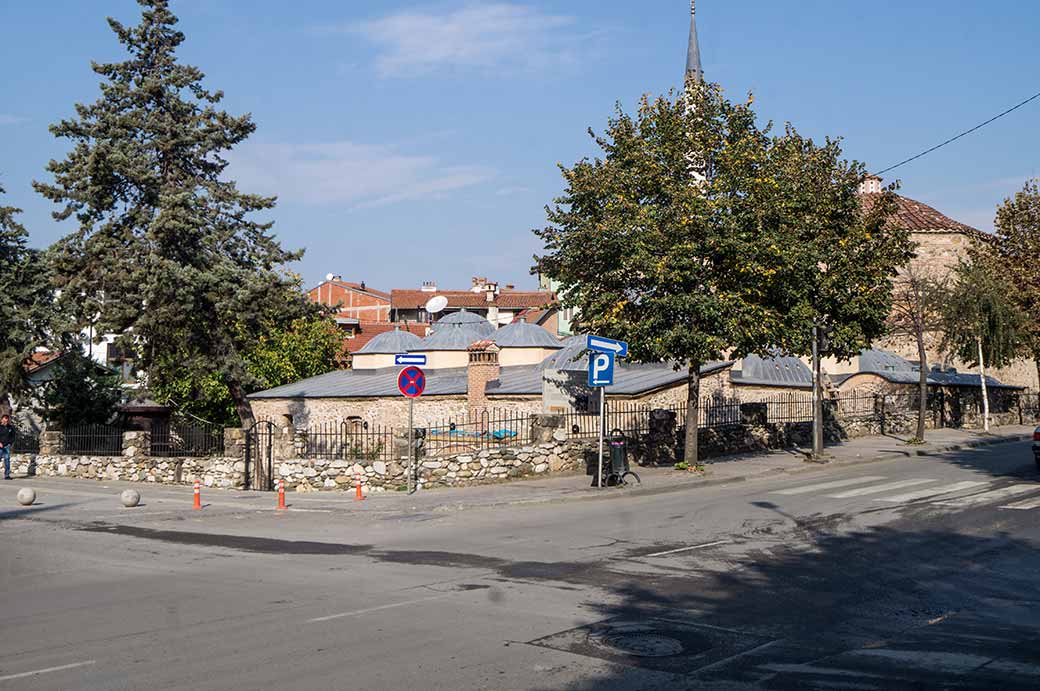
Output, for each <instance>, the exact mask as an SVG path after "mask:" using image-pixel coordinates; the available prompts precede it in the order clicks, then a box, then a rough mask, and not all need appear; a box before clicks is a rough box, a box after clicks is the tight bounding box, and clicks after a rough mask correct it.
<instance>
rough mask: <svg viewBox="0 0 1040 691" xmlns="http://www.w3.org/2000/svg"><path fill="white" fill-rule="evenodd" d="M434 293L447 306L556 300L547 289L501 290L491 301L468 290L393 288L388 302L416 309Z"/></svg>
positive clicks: (532, 304)
mask: <svg viewBox="0 0 1040 691" xmlns="http://www.w3.org/2000/svg"><path fill="white" fill-rule="evenodd" d="M434 295H443V296H444V297H446V298H448V307H449V308H453V307H456V308H457V307H474V308H486V307H487V306H488V305H489V304H492V305H496V306H497V307H501V308H506V309H523V308H525V307H545V306H547V305H551V304H554V303H555V302H556V296H555V295H554V294H553V293H551V292H548V291H541V290H532V291H523V290H503V291H501V292H500V293H499V294H498V295H497V296H496V297H495V301H494V302H493V303H489V302H488V301H487V297H485V295H484V293H474V292H472V291H469V290H438V291H437V292H430V291H422V290H408V289H401V288H394V289H393V290H391V291H390V304H391V305H392V306H393V307H394V308H397V309H406V310H407V309H412V310H414V309H418V308H420V307H422V306H423V305H425V304H426V302H427V301H428V300H429V299H430V298H432V297H433V296H434Z"/></svg>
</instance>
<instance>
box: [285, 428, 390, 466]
mask: <svg viewBox="0 0 1040 691" xmlns="http://www.w3.org/2000/svg"><path fill="white" fill-rule="evenodd" d="M297 438H298V439H299V440H300V441H301V446H302V449H301V453H302V454H303V456H304V458H314V459H326V460H361V459H364V460H369V461H379V460H383V461H388V460H391V459H392V458H393V442H394V439H393V430H392V429H391V428H389V427H380V426H378V425H377V426H373V427H369V426H368V425H367V423H363V422H361V421H355V420H347V421H344V422H328V423H324V424H319V425H312V426H311V427H308V428H307V429H306V430H303V431H298V432H297Z"/></svg>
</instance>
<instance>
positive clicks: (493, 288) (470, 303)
mask: <svg viewBox="0 0 1040 691" xmlns="http://www.w3.org/2000/svg"><path fill="white" fill-rule="evenodd" d="M435 296H442V297H444V298H446V300H447V306H446V307H445V308H444V310H443V312H442V313H441V314H440V315H431V314H429V313H428V312H427V311H426V304H427V303H428V302H429V301H430V299H431V298H433V297H435ZM390 301H391V310H392V312H391V320H392V321H394V322H415V323H430V322H433V321H436V320H438V319H441V318H443V316H444V315H447V314H451V313H452V312H458V311H459V310H462V309H466V310H468V311H469V312H470V313H472V314H477V315H480V316H481V317H483V318H484V319H486V320H487V322H488V323H489V324H491V325H492V326H493V327H499V326H504V325H506V324H509V323H510V322H512V321H513V320H514V318H516V317H518V316H519V315H520V314H521V313H522V312H524V311H525V310H539V311H541V310H548V309H550V308H555V307H556V305H557V300H556V295H555V293H552V292H551V291H545V290H517V289H516V288H515V287H514V286H512V285H506V286H504V287H500V286H499V285H498V283H495V282H493V281H489V280H488V279H487V278H484V277H474V278H473V279H472V282H471V285H470V288H469V289H468V290H441V289H439V288H438V287H437V284H436V283H434V282H432V281H427V282H425V283H423V284H422V287H421V288H419V289H418V290H415V289H405V288H395V289H393V290H391V291H390ZM548 316H550V315H548V314H539V315H538V317H539V322H538V323H541V322H543V321H545V320H546V319H547V318H548ZM550 327H552V328H555V324H550ZM547 330H548V329H547Z"/></svg>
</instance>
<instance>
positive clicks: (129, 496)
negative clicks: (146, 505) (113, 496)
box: [119, 489, 141, 509]
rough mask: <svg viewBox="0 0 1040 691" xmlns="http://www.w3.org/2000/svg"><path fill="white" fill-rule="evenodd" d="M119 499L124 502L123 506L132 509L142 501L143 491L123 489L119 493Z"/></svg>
mask: <svg viewBox="0 0 1040 691" xmlns="http://www.w3.org/2000/svg"><path fill="white" fill-rule="evenodd" d="M119 500H120V501H121V502H123V506H125V507H126V508H128V509H132V508H133V507H135V506H137V505H138V504H140V503H141V493H140V492H138V491H137V490H136V489H125V490H123V493H122V494H120V495H119Z"/></svg>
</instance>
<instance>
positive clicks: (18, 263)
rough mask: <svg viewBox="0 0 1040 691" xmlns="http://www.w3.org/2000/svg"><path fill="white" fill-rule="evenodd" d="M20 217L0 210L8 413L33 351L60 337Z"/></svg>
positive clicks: (2, 379)
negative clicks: (56, 336)
mask: <svg viewBox="0 0 1040 691" xmlns="http://www.w3.org/2000/svg"><path fill="white" fill-rule="evenodd" d="M3 193H4V189H3V187H0V195H2V194H3ZM20 212H21V210H20V209H17V208H15V207H13V206H0V315H2V320H3V321H2V327H0V408H3V409H4V411H10V410H11V397H12V396H16V395H18V394H20V393H23V392H25V391H26V390H27V388H28V381H27V379H26V363H27V362H29V358H30V357H31V355H32V353H33V351H34V350H36V349H37V348H39V347H41V346H44V345H54V344H53V343H51V341H52V335H53V334H55V333H56V332H57V331H60V328H59V327H58V315H57V312H56V311H55V308H54V291H53V288H52V287H51V284H50V278H49V274H48V270H47V262H46V261H45V257H44V255H43V254H42V253H41V252H39V251H37V250H34V249H32V248H30V247H29V246H28V239H29V234H28V233H27V232H26V230H25V228H24V227H23V226H22V225H21V224H20V223H19V222H18V220H17V215H18V214H19V213H20Z"/></svg>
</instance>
